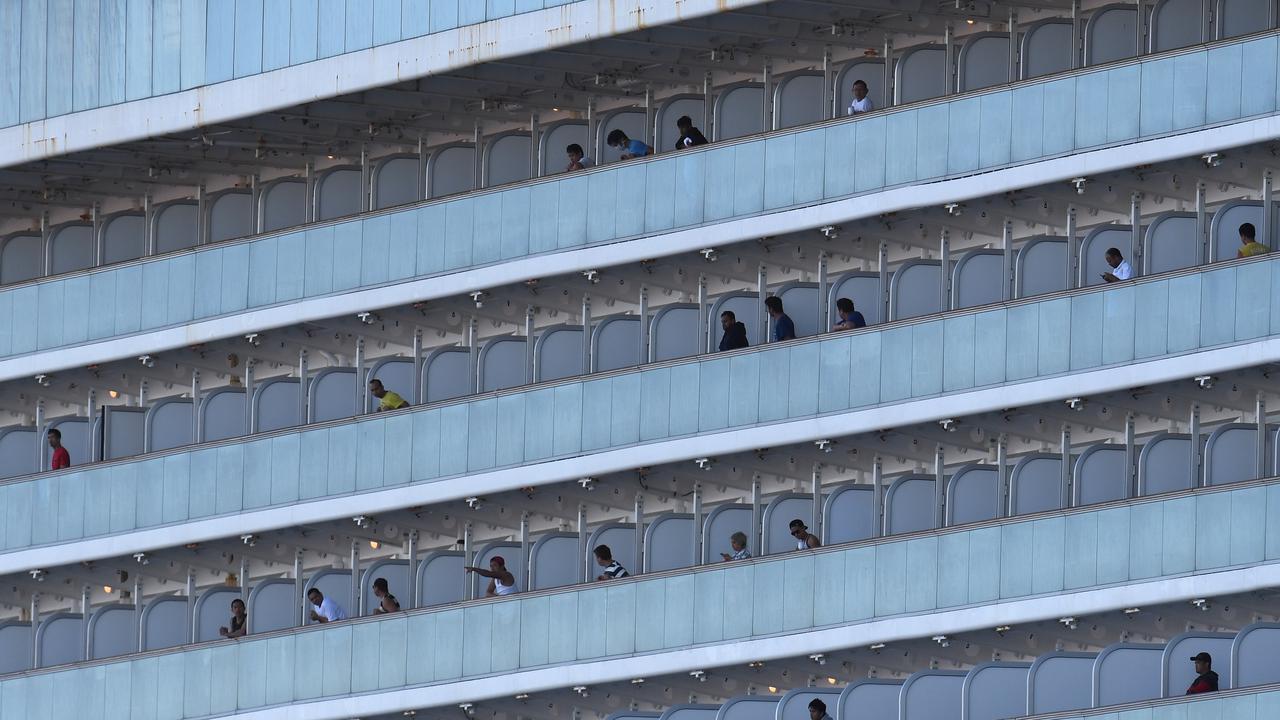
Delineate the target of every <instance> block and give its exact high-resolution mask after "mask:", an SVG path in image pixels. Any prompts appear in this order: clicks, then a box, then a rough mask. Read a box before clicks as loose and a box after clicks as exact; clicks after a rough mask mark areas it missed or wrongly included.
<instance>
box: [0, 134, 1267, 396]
mask: <svg viewBox="0 0 1280 720" xmlns="http://www.w3.org/2000/svg"><path fill="white" fill-rule="evenodd" d="M1276 137H1280V115H1269V116H1267V117H1263V118H1257V119H1254V120H1246V121H1241V122H1236V123H1232V124H1229V125H1224V126H1221V127H1214V128H1208V129H1205V130H1197V131H1194V132H1189V133H1185V134H1182V135H1174V136H1170V137H1164V138H1158V139H1154V140H1145V141H1142V142H1137V143H1133V144H1130V145H1122V146H1119V147H1113V148H1105V149H1102V150H1094V151H1090V152H1083V153H1079V154H1077V155H1071V156H1067V157H1060V158H1055V159H1051V160H1042V161H1038V162H1032V163H1028V164H1025V165H1018V166H1014V167H1008V168H1004V169H1000V170H992V171H988V172H983V173H978V174H974V175H968V176H965V177H961V178H956V179H952V180H943V181H938V182H932V183H922V184H916V185H909V186H904V187H899V188H893V189H889V190H883V191H880V192H876V193H871V194H868V195H860V196H858V197H853V198H847V199H845V200H836V201H832V202H826V203H819V204H815V205H812V206H808V207H802V208H795V209H791V210H782V211H778V212H772V213H766V214H763V215H758V216H752V217H746V218H740V219H737V220H728V221H724V222H719V223H714V224H709V225H705V226H699V227H694V228H688V229H685V230H677V231H673V232H668V233H663V234H659V235H653V236H646V237H641V238H636V239H634V240H624V241H618V242H613V243H608V244H603V245H596V246H592V247H585V248H581V249H577V250H566V251H561V252H554V253H548V254H545V255H537V256H533V257H527V258H523V259H519V260H511V261H507V262H500V263H495V264H493V265H487V266H484V267H477V268H465V269H462V270H459V271H456V272H452V273H449V274H447V275H440V276H433V277H430V278H424V279H420V280H410V281H406V282H401V283H395V284H391V285H385V286H381V287H377V288H372V289H368V290H355V291H352V292H349V293H345V294H342V295H330V296H326V297H321V298H313V299H308V300H299V301H297V302H293V303H289V304H286V305H276V306H272V307H267V308H262V309H259V310H248V311H245V312H241V313H237V314H234V315H229V316H226V317H219V318H213V319H210V320H202V321H198V322H194V323H191V324H189V325H184V326H181V327H174V328H166V329H161V330H154V331H149V332H143V333H139V334H136V335H130V336H127V337H118V338H110V339H107V340H102V341H98V342H90V343H85V344H82V345H77V346H75V347H64V348H56V349H51V350H45V351H40V352H35V353H30V354H27V355H21V356H18V357H12V358H8V359H4V360H0V382H2V381H6V380H13V379H15V378H24V377H27V378H30V377H35V376H36V375H39V374H42V373H52V372H57V371H59V370H64V369H67V368H76V367H86V366H88V365H94V364H100V363H104V362H109V361H111V360H115V359H119V358H128V357H136V356H139V355H145V354H154V353H157V352H163V351H165V350H171V349H174V348H182V347H188V346H190V345H195V344H199V343H205V342H210V341H213V340H218V339H222V338H229V337H236V336H239V335H243V334H245V333H249V332H262V331H264V330H270V329H272V328H279V327H286V326H289V325H294V324H297V323H302V322H313V321H320V320H324V319H325V318H332V317H341V316H343V315H355V314H356V313H359V312H363V311H366V310H374V309H377V308H384V307H392V306H397V305H406V304H409V303H413V302H418V301H422V300H432V299H436V298H442V297H450V296H456V295H464V294H466V293H469V292H472V291H475V290H484V289H488V288H495V287H501V286H503V285H508V284H513V283H518V282H523V281H525V280H528V279H531V278H544V277H552V276H556V275H563V274H572V273H575V272H580V271H583V270H589V269H600V268H607V267H611V266H618V265H625V264H628V263H634V262H639V261H641V260H647V259H651V258H655V257H663V256H669V255H678V254H681V253H686V252H693V251H695V250H698V249H700V248H705V247H713V246H724V245H726V244H730V243H735V242H741V241H744V240H750V239H755V238H760V237H764V236H770V235H779V234H783V233H788V232H798V231H801V230H805V229H810V228H819V227H822V226H824V225H831V224H839V223H845V222H850V221H853V220H857V219H861V218H867V217H874V216H877V215H880V214H882V213H888V212H899V211H903V210H908V209H911V208H918V207H927V206H930V205H938V206H941V205H943V204H945V203H949V202H958V201H964V200H971V199H974V198H979V197H985V196H988V195H994V194H999V193H1003V192H1009V191H1013V190H1020V189H1023V188H1027V187H1035V186H1038V185H1043V184H1045V183H1050V182H1054V181H1066V180H1070V179H1071V178H1075V177H1089V176H1091V175H1095V174H1098V173H1105V172H1113V171H1116V170H1121V169H1124V168H1129V167H1134V166H1137V165H1144V164H1148V163H1157V162H1164V161H1168V160H1173V159H1176V158H1183V157H1195V156H1197V155H1200V154H1203V153H1205V152H1210V151H1218V150H1223V149H1226V148H1230V147H1238V146H1241V145H1248V144H1251V143H1257V142H1263V141H1269V140H1272V139H1274V138H1276Z"/></svg>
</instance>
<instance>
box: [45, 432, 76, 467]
mask: <svg viewBox="0 0 1280 720" xmlns="http://www.w3.org/2000/svg"><path fill="white" fill-rule="evenodd" d="M48 435H49V447H51V448H53V460H52V462H50V463H49V469H50V470H61V469H62V468H69V467H71V453H69V452H67V449H66V448H64V447H62V433H61V432H60V431H59V430H58V429H57V428H53V429H51V430H50V431H49V433H48Z"/></svg>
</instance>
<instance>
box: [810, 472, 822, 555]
mask: <svg viewBox="0 0 1280 720" xmlns="http://www.w3.org/2000/svg"><path fill="white" fill-rule="evenodd" d="M809 492H810V494H812V495H813V507H812V508H810V513H809V525H810V527H812V528H813V534H814V535H817V536H818V537H820V538H821V537H822V463H814V464H813V472H812V473H811V474H810V475H809Z"/></svg>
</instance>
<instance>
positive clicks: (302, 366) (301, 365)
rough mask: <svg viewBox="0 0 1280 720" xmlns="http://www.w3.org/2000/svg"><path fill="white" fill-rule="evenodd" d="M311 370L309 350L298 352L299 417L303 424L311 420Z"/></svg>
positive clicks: (303, 349) (304, 349)
mask: <svg viewBox="0 0 1280 720" xmlns="http://www.w3.org/2000/svg"><path fill="white" fill-rule="evenodd" d="M309 369H310V368H309V367H308V357H307V349H306V348H302V349H301V350H299V351H298V417H300V418H302V422H303V424H306V423H307V422H309V421H310V420H311V418H310V416H309V415H308V414H307V372H308V370H309Z"/></svg>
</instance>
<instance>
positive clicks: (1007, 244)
mask: <svg viewBox="0 0 1280 720" xmlns="http://www.w3.org/2000/svg"><path fill="white" fill-rule="evenodd" d="M1000 248H1001V249H1002V250H1003V251H1004V282H1003V283H1001V287H1000V299H1001V300H1004V301H1006V302H1008V301H1009V300H1012V299H1013V221H1012V220H1009V219H1008V218H1006V219H1005V221H1004V228H1003V229H1002V230H1001V232H1000Z"/></svg>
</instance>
